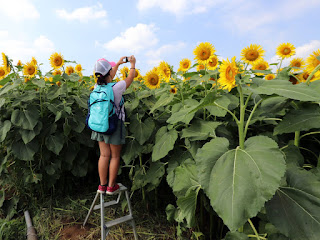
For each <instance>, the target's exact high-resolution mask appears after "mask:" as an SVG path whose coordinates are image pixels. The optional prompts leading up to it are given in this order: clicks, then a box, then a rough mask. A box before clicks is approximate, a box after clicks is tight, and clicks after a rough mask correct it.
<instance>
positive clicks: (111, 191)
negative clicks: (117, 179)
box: [106, 184, 120, 195]
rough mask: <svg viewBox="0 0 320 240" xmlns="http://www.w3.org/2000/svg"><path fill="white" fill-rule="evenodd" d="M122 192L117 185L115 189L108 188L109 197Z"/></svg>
mask: <svg viewBox="0 0 320 240" xmlns="http://www.w3.org/2000/svg"><path fill="white" fill-rule="evenodd" d="M119 191H120V187H119V185H118V184H115V185H114V186H113V187H107V191H106V193H107V194H109V195H113V194H116V193H118V192H119Z"/></svg>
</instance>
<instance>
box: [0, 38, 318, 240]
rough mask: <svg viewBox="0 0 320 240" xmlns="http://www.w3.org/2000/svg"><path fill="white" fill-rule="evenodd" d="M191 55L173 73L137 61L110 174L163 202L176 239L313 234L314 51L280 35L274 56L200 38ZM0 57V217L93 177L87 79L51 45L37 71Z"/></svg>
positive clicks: (90, 81) (281, 239)
mask: <svg viewBox="0 0 320 240" xmlns="http://www.w3.org/2000/svg"><path fill="white" fill-rule="evenodd" d="M193 53H194V56H195V58H194V62H192V61H191V60H190V59H187V58H184V59H182V60H181V61H180V65H179V69H177V70H176V71H175V70H174V69H173V67H172V66H170V65H169V64H168V63H166V62H164V61H162V62H161V63H160V64H159V65H158V66H157V67H154V68H153V69H151V70H150V71H148V72H147V73H146V74H145V75H144V76H142V75H141V73H140V72H139V70H138V69H137V70H136V77H135V81H134V82H133V84H132V85H131V86H130V88H128V89H127V91H126V93H125V100H126V103H125V108H126V112H127V121H126V123H125V124H126V129H127V138H126V144H125V146H124V148H123V150H122V159H123V161H122V169H121V174H126V176H125V177H126V178H127V179H130V182H131V186H130V188H131V192H132V193H133V194H134V195H136V196H137V195H138V196H139V197H140V198H141V199H142V201H144V202H148V201H149V202H153V203H154V202H155V203H156V205H157V204H159V205H160V204H165V205H166V207H165V211H166V216H167V219H168V221H173V222H176V238H177V239H179V238H181V239H184V238H188V239H225V240H233V239H239V240H240V239H241V240H245V239H257V240H258V239H261V240H266V239H269V240H285V239H293V240H300V239H301V240H305V239H309V240H318V239H319V238H320V164H319V163H318V162H319V158H320V150H319V149H320V147H319V146H320V138H319V134H320V106H319V104H320V81H318V80H320V49H319V50H317V51H314V52H313V53H312V54H311V55H310V56H309V57H308V58H307V59H306V60H304V59H302V58H294V55H295V47H294V45H292V44H290V43H283V44H280V45H279V46H278V48H277V50H276V53H277V55H278V57H279V61H278V62H275V63H268V62H267V61H266V60H264V59H263V56H264V54H265V51H264V50H263V48H262V46H260V45H257V44H251V45H250V46H248V47H245V48H243V50H242V51H241V53H240V57H239V58H238V59H237V57H236V56H235V57H233V58H231V59H219V58H218V55H216V49H215V48H214V46H213V45H212V44H211V43H209V42H204V43H200V44H199V45H198V46H196V47H195V49H194V52H193ZM287 58H290V59H291V61H290V64H289V65H288V66H284V64H283V60H285V59H287ZM2 60H3V64H2V65H1V67H0V87H1V88H0V176H1V177H0V207H1V211H0V215H2V216H6V217H7V218H12V217H14V215H15V214H16V213H17V212H18V211H19V209H20V208H23V207H25V206H26V202H28V200H30V199H33V198H35V197H39V196H43V197H45V196H46V194H48V193H50V192H52V191H62V192H63V191H67V190H68V189H70V188H72V184H74V183H75V182H76V181H78V179H84V178H88V177H89V176H90V174H92V170H93V169H94V166H96V164H97V158H98V157H97V145H95V144H94V142H93V141H92V140H91V139H90V131H88V129H87V128H86V127H85V118H86V114H87V99H88V96H89V94H90V91H91V90H92V89H93V86H94V84H95V79H94V78H93V76H83V74H82V66H81V65H80V64H77V63H76V62H74V61H67V60H65V59H64V58H63V56H62V55H61V54H58V53H54V54H52V55H51V56H50V59H49V60H50V64H51V66H52V70H51V71H49V72H47V73H42V72H41V70H40V64H38V63H37V61H36V59H35V58H32V60H31V61H30V62H28V63H25V64H22V63H21V61H19V62H18V63H17V65H13V62H12V61H11V60H10V59H9V58H8V56H6V55H5V54H4V53H2ZM67 65H68V66H67ZM74 65H75V66H74ZM128 72H129V69H128V68H126V67H123V68H122V69H120V73H119V75H117V78H116V79H115V81H119V80H121V79H124V78H126V77H127V75H128ZM94 174H97V173H94Z"/></svg>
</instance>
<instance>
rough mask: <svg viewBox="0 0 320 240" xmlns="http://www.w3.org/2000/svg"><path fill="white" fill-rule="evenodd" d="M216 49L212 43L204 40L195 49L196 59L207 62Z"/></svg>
mask: <svg viewBox="0 0 320 240" xmlns="http://www.w3.org/2000/svg"><path fill="white" fill-rule="evenodd" d="M215 51H216V50H215V49H214V47H213V45H212V44H211V43H209V42H202V43H200V44H199V45H198V46H197V47H196V48H195V49H194V50H193V54H194V55H195V58H194V59H195V60H197V61H198V62H199V63H202V64H206V63H207V61H208V60H209V58H210V57H211V56H212V55H213V54H214V53H215Z"/></svg>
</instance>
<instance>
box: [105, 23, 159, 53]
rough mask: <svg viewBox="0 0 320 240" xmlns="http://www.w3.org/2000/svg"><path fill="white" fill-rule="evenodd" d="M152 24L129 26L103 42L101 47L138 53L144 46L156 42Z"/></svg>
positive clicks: (152, 44)
mask: <svg viewBox="0 0 320 240" xmlns="http://www.w3.org/2000/svg"><path fill="white" fill-rule="evenodd" d="M156 30H157V29H156V28H155V26H154V24H149V25H147V24H142V23H138V24H137V25H136V26H135V27H130V28H128V29H127V30H125V31H124V32H122V33H120V36H118V37H115V38H114V39H112V40H111V41H109V42H107V43H105V44H103V47H104V48H105V49H107V50H109V51H114V52H121V53H125V54H127V55H128V54H131V53H134V54H136V53H138V52H140V51H142V50H144V49H146V48H149V47H153V46H155V45H156V44H157V43H158V38H157V37H156V35H155V31H156Z"/></svg>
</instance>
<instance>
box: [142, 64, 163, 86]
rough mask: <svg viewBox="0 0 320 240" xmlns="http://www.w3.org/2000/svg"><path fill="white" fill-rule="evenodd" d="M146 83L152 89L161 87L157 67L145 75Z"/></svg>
mask: <svg viewBox="0 0 320 240" xmlns="http://www.w3.org/2000/svg"><path fill="white" fill-rule="evenodd" d="M144 84H145V85H146V86H147V87H148V88H150V89H154V88H159V87H160V76H159V74H158V71H157V68H153V69H152V70H150V71H149V72H147V73H146V76H145V77H144Z"/></svg>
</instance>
